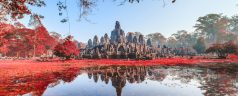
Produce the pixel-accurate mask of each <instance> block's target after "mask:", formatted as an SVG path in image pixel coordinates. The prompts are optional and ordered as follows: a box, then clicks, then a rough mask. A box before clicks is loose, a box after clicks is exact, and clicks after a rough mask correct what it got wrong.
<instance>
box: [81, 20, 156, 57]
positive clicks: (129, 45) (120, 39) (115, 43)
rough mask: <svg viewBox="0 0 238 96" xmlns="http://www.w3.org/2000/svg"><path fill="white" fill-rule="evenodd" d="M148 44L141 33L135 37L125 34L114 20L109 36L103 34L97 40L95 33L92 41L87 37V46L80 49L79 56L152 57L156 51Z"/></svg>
mask: <svg viewBox="0 0 238 96" xmlns="http://www.w3.org/2000/svg"><path fill="white" fill-rule="evenodd" d="M149 40H150V39H149ZM150 44H151V43H148V40H147V43H146V42H145V39H144V36H143V35H139V37H137V36H135V35H134V34H133V33H128V34H127V36H126V35H125V32H124V31H123V30H122V28H121V26H120V22H119V21H116V24H115V29H114V30H113V31H112V32H111V36H110V38H109V36H108V34H105V35H104V36H102V37H101V38H100V40H99V38H98V37H97V36H96V35H95V36H94V38H93V41H92V39H89V41H88V45H87V47H86V48H85V49H83V50H81V56H82V58H88V59H91V58H92V59H97V58H98V59H100V58H107V59H109V58H111V59H153V58H155V57H156V52H157V51H156V49H155V48H152V46H151V45H150Z"/></svg>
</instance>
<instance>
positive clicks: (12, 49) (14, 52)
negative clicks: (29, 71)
mask: <svg viewBox="0 0 238 96" xmlns="http://www.w3.org/2000/svg"><path fill="white" fill-rule="evenodd" d="M56 44H57V41H56V40H55V39H54V38H53V37H51V36H50V35H49V34H48V31H47V30H46V28H45V27H44V26H43V25H40V26H37V27H36V28H35V30H32V29H28V28H24V27H19V28H18V27H15V26H13V25H10V24H5V23H1V24H0V53H2V54H3V55H7V56H21V57H26V56H28V57H31V56H33V54H34V53H36V54H35V55H36V56H40V55H42V54H44V53H46V52H47V50H53V48H54V46H55V45H56ZM34 46H35V48H34Z"/></svg>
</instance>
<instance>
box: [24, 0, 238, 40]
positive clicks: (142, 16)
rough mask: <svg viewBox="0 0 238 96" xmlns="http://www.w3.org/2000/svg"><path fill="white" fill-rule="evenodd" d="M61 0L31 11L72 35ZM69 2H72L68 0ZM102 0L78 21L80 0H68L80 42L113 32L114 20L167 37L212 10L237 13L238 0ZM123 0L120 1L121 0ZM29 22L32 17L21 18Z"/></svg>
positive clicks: (130, 29) (50, 27)
mask: <svg viewBox="0 0 238 96" xmlns="http://www.w3.org/2000/svg"><path fill="white" fill-rule="evenodd" d="M57 1H58V0H45V2H46V7H43V8H35V7H32V8H31V9H32V12H35V13H39V14H41V15H43V16H44V17H45V18H44V19H43V20H42V23H43V25H44V26H45V27H46V28H47V30H48V31H49V32H53V31H54V32H57V33H60V34H62V36H63V37H65V36H67V35H69V30H68V28H69V27H68V23H61V22H60V20H61V19H62V18H63V17H60V16H59V15H58V7H57V6H56V4H57ZM69 1H70V2H69ZM99 1H100V2H99V3H98V4H97V6H96V7H95V8H94V9H93V11H92V13H91V14H90V15H88V16H87V19H88V20H90V22H88V21H86V20H84V19H81V20H80V21H79V12H80V11H79V7H78V3H77V2H78V0H68V2H67V5H68V9H69V17H70V24H71V26H70V30H71V32H70V35H73V36H74V39H76V40H78V41H80V42H87V40H88V39H90V38H93V37H94V36H95V35H98V36H99V37H101V36H103V35H104V34H105V33H108V34H109V35H110V33H111V31H112V30H113V29H114V26H115V22H116V21H119V22H120V24H121V27H122V29H123V30H124V31H125V32H126V33H127V32H141V33H143V34H144V35H146V34H149V33H155V32H160V33H162V34H163V35H164V36H165V37H169V36H170V35H171V34H173V33H176V32H177V31H178V30H187V31H189V32H192V31H194V28H193V26H194V25H195V24H196V20H197V19H198V17H201V16H205V15H206V14H210V13H222V14H223V15H226V16H232V15H237V14H238V6H237V4H238V0H176V2H175V3H171V0H165V5H164V3H163V0H142V1H141V2H140V3H134V4H130V3H126V4H124V5H122V6H119V4H120V2H112V1H113V0H99ZM119 1H120V0H119ZM121 1H122V0H121ZM20 21H21V22H22V23H23V24H25V25H27V23H28V22H29V18H28V17H27V16H26V17H25V18H24V19H22V20H20Z"/></svg>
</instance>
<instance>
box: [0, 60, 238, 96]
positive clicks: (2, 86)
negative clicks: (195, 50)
mask: <svg viewBox="0 0 238 96" xmlns="http://www.w3.org/2000/svg"><path fill="white" fill-rule="evenodd" d="M0 65H1V66H0V77H1V78H0V95H3V94H5V93H6V94H9V95H11V94H12V95H16V94H21V95H24V94H26V93H29V92H31V91H32V90H33V91H34V90H36V92H37V93H36V94H42V93H43V92H44V90H45V88H46V87H43V86H48V83H44V82H43V81H45V82H56V81H57V78H55V77H54V76H56V75H57V74H58V75H60V76H59V77H58V78H66V77H67V76H68V75H69V76H71V75H72V74H73V75H74V76H77V74H76V73H77V72H78V71H79V70H80V69H81V68H87V67H94V66H98V67H99V68H100V67H104V66H134V67H136V66H142V67H143V66H158V67H160V66H161V67H163V66H165V67H166V66H171V67H176V66H187V67H193V68H196V67H198V68H219V67H222V68H234V67H236V66H238V58H237V56H235V55H230V56H228V58H227V59H211V58H204V57H199V56H194V57H193V58H185V57H183V58H182V57H174V58H158V59H153V60H128V59H82V60H66V61H61V60H53V61H50V62H49V61H48V62H39V61H36V60H0ZM71 73H72V74H71ZM70 74H71V75H70ZM58 75H57V76H58ZM61 75H62V76H61ZM42 76H43V77H42ZM32 77H36V78H32ZM37 78H38V79H37ZM24 80H30V81H32V82H30V83H24V84H21V85H17V86H20V87H17V86H15V85H16V84H18V83H17V82H24ZM34 81H42V82H39V83H37V82H34ZM66 81H67V80H66ZM15 83H16V84H15ZM12 85H14V86H12ZM13 87H14V88H13ZM29 87H32V88H33V87H34V88H37V89H39V88H40V89H42V88H43V89H42V90H43V91H42V90H41V91H42V92H41V91H39V90H38V91H37V89H34V88H33V89H31V88H30V89H29ZM8 88H11V89H8ZM27 88H28V89H29V90H28V89H27Z"/></svg>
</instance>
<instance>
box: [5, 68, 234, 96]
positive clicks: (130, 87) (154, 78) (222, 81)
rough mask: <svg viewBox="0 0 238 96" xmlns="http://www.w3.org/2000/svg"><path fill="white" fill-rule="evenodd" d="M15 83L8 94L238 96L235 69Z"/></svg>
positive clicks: (94, 73) (71, 73)
mask: <svg viewBox="0 0 238 96" xmlns="http://www.w3.org/2000/svg"><path fill="white" fill-rule="evenodd" d="M14 82H15V83H13V87H11V88H12V89H11V88H10V89H11V90H12V92H13V93H11V90H10V91H9V94H8V95H13V94H14V95H16V94H20V95H24V96H35V95H36V96H40V95H43V96H225V95H227V96H238V68H237V67H209V68H208V67H194V66H193V67H191V66H94V67H85V68H69V69H67V70H65V71H64V72H53V73H47V74H44V75H39V76H29V77H24V78H17V81H14ZM14 88H15V89H14ZM14 90H20V91H14ZM14 92H18V93H14Z"/></svg>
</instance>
